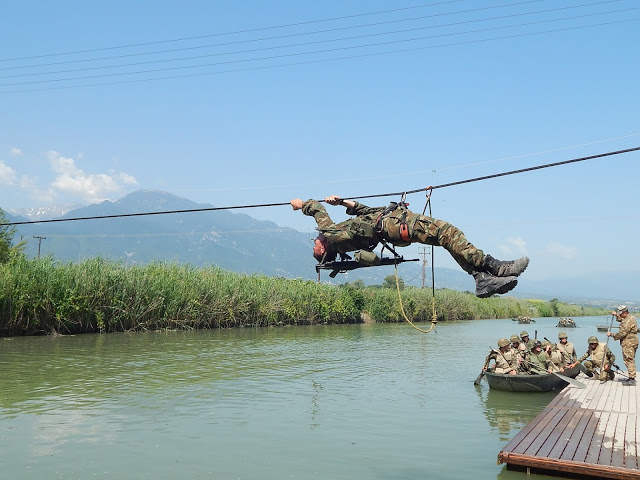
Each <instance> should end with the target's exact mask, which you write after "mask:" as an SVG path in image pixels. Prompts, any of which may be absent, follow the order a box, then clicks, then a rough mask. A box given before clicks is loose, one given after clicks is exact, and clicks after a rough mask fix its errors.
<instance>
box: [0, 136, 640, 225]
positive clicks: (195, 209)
mask: <svg viewBox="0 0 640 480" xmlns="http://www.w3.org/2000/svg"><path fill="white" fill-rule="evenodd" d="M638 150H640V147H634V148H627V149H626V150H618V151H615V152H607V153H600V154H598V155H591V156H588V157H581V158H574V159H572V160H564V161H562V162H555V163H547V164H545V165H537V166H535V167H528V168H521V169H519V170H511V171H509V172H502V173H496V174H493V175H486V176H484V177H476V178H470V179H467V180H460V181H457V182H451V183H445V184H442V185H435V186H432V187H428V188H419V189H416V190H407V191H406V192H393V193H379V194H375V195H361V196H357V197H343V198H344V199H345V200H353V199H356V198H357V199H361V198H373V197H393V196H398V195H403V194H410V193H418V192H424V191H427V190H435V189H436V188H445V187H453V186H455V185H462V184H464V183H472V182H479V181H481V180H489V179H491V178H498V177H504V176H507V175H515V174H516V173H525V172H531V171H533V170H540V169H543V168H550V167H558V166H560V165H567V164H569V163H576V162H583V161H585V160H594V159H596V158H602V157H610V156H612V155H621V154H623V153H629V152H635V151H638ZM285 205H286V206H288V205H289V202H280V203H258V204H253V205H235V206H228V207H207V208H192V209H185V210H167V211H161V212H141V213H120V214H117V215H96V216H92V217H76V218H53V219H49V220H30V221H27V222H7V223H4V224H3V225H29V224H34V223H56V222H74V221H78V220H99V219H104V218H125V217H142V216H149V215H168V214H172V213H195V212H214V211H217V210H237V209H241V208H259V207H281V206H285Z"/></svg>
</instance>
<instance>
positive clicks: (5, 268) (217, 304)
mask: <svg viewBox="0 0 640 480" xmlns="http://www.w3.org/2000/svg"><path fill="white" fill-rule="evenodd" d="M401 293H402V303H403V306H404V309H405V312H406V313H407V315H408V317H409V318H410V319H411V320H412V321H414V322H425V321H430V320H431V317H432V297H431V290H428V289H418V288H412V287H406V288H404V289H403V290H402V292H401ZM435 298H436V309H437V312H438V320H440V321H443V320H444V321H453V320H464V319H480V318H511V317H517V316H518V315H527V316H531V317H541V316H566V317H569V316H582V315H598V314H603V311H600V310H596V309H590V308H587V309H584V308H582V307H580V306H576V305H567V304H562V303H557V304H554V305H551V304H550V303H549V302H544V301H540V300H517V299H514V298H497V297H494V298H488V299H479V298H476V297H475V296H474V295H472V294H471V293H468V292H467V293H465V292H456V291H453V290H446V289H443V290H437V291H436V297H435ZM552 307H555V309H556V310H557V311H558V313H557V315H553V314H552V312H553V311H554V308H552ZM364 318H366V319H367V320H368V321H374V322H400V321H404V319H403V317H402V313H401V309H400V303H399V301H398V295H397V291H396V290H395V289H391V288H368V287H361V286H354V285H348V284H346V285H341V286H337V285H328V284H318V283H316V282H311V281H303V280H291V279H285V278H272V277H265V276H261V275H240V274H236V273H231V272H227V271H224V270H221V269H219V268H216V267H208V268H195V267H191V266H185V265H177V264H170V263H153V264H150V265H146V266H134V267H126V266H124V265H123V264H121V263H117V262H112V261H108V260H104V259H100V258H96V259H91V260H87V261H84V262H82V263H60V262H56V261H54V260H53V259H51V258H43V259H26V258H25V257H17V258H14V259H13V260H11V261H10V262H8V263H4V264H1V265H0V335H36V334H45V333H51V332H52V331H55V332H59V333H85V332H87V333H88V332H115V331H143V330H159V329H201V328H232V327H262V326H282V325H301V324H303V325H305V324H306V325H312V324H331V323H358V322H362V321H363V319H364Z"/></svg>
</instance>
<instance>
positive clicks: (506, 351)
mask: <svg viewBox="0 0 640 480" xmlns="http://www.w3.org/2000/svg"><path fill="white" fill-rule="evenodd" d="M510 350H511V343H510V342H509V340H507V339H506V338H501V339H499V340H498V350H493V349H492V350H491V352H490V353H489V355H488V356H487V358H486V359H485V361H484V366H483V367H482V370H486V369H487V368H488V367H489V362H491V360H494V361H495V368H494V372H495V373H507V374H509V375H515V374H516V373H518V362H517V360H516V358H515V357H514V356H513V355H512V354H511V351H510Z"/></svg>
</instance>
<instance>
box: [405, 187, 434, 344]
mask: <svg viewBox="0 0 640 480" xmlns="http://www.w3.org/2000/svg"><path fill="white" fill-rule="evenodd" d="M426 192H427V194H426V195H427V203H426V204H425V205H424V210H422V214H423V215H424V213H425V212H426V211H427V205H428V206H429V216H430V217H431V216H432V215H431V192H433V189H432V187H428V188H427V189H426ZM403 199H404V196H403ZM394 267H395V269H396V288H397V290H398V301H399V302H400V311H401V312H402V316H403V317H404V319H405V320H406V321H407V323H408V324H409V325H411V326H412V327H413V328H415V329H416V330H418V331H419V332H422V333H429V332H430V331H432V330H435V329H436V324H437V323H438V314H437V312H436V280H435V272H434V270H433V245H431V327H430V328H429V330H422V329H421V328H418V327H416V326H415V325H414V324H413V323H412V322H411V320H409V318H408V317H407V314H406V313H405V311H404V305H403V304H402V295H400V280H399V279H398V264H395V265H394Z"/></svg>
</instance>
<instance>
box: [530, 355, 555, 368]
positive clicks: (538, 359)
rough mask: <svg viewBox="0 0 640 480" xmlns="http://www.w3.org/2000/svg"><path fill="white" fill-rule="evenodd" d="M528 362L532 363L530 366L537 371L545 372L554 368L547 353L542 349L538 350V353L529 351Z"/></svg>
mask: <svg viewBox="0 0 640 480" xmlns="http://www.w3.org/2000/svg"><path fill="white" fill-rule="evenodd" d="M529 362H531V363H532V365H531V368H532V369H533V370H534V371H537V372H538V373H545V372H546V371H547V370H549V371H553V369H554V368H555V367H554V365H553V362H552V361H551V359H550V358H549V355H547V352H545V351H544V350H540V353H536V352H534V351H533V350H532V351H531V352H530V353H529Z"/></svg>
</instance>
